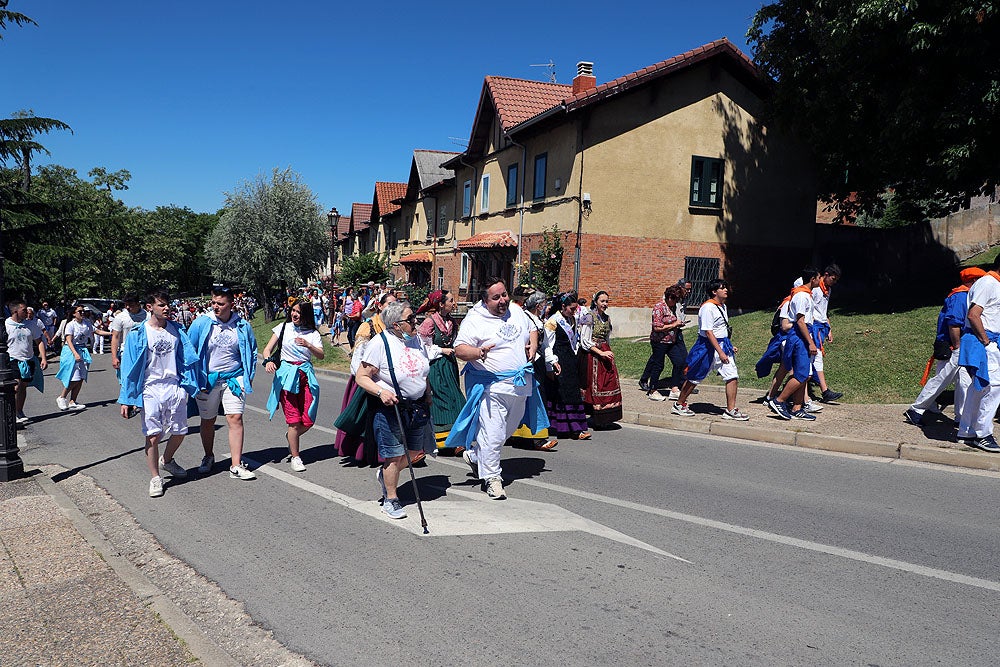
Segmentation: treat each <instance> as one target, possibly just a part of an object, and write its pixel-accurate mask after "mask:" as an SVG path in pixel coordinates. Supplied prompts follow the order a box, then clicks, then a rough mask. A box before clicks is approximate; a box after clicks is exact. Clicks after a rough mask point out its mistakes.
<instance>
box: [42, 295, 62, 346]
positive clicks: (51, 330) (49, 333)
mask: <svg viewBox="0 0 1000 667" xmlns="http://www.w3.org/2000/svg"><path fill="white" fill-rule="evenodd" d="M58 320H59V314H58V313H57V312H56V311H55V309H54V308H52V307H51V306H49V302H48V301H43V302H42V307H41V309H40V310H39V311H38V322H39V323H40V324H41V325H42V328H43V329H44V330H45V348H46V349H49V350H51V349H52V341H53V337H54V336H55V335H56V322H57V321H58Z"/></svg>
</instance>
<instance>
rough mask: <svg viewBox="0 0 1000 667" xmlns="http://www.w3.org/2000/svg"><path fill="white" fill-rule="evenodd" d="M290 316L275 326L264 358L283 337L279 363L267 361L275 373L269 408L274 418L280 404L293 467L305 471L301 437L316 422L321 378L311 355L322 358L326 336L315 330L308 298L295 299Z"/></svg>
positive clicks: (314, 321) (268, 402) (269, 354)
mask: <svg viewBox="0 0 1000 667" xmlns="http://www.w3.org/2000/svg"><path fill="white" fill-rule="evenodd" d="M290 319H291V322H282V323H281V324H279V325H278V326H276V327H274V330H273V331H274V334H273V335H272V336H271V340H269V341H268V343H267V346H266V347H265V348H264V359H265V360H267V359H268V358H269V357H270V356H271V353H272V351H273V350H274V349H275V348H276V347H277V345H278V339H279V338H280V339H281V354H280V358H279V363H278V364H275V363H274V362H273V361H265V363H264V370H266V371H267V372H268V373H274V381H273V382H272V383H271V396H270V397H269V398H268V400H267V409H268V411H269V412H270V414H271V417H272V418H273V417H274V413H275V411H276V410H277V409H278V405H279V404H280V405H281V410H282V412H283V413H284V415H285V423H286V424H287V425H288V433H287V434H286V435H285V439H286V440H288V449H289V452H290V453H291V456H292V460H291V466H292V470H294V471H295V472H305V469H306V467H305V465H304V464H303V463H302V458H301V457H300V456H299V438H301V437H302V435H303V434H304V433H305V432H306V431H308V430H309V429H311V428H312V426H313V424H315V423H316V412H317V409H318V407H319V381H318V380H317V379H316V373H315V372H314V371H313V366H312V358H313V357H314V356H315V357H316V358H317V359H322V358H323V356H324V352H323V339H322V338H321V337H320V335H319V332H318V331H316V319H315V316H314V315H313V307H312V303H311V302H310V301H309V300H308V299H306V300H302V301H296V302H295V304H294V305H293V306H292V310H291V313H290ZM282 331H284V334H282Z"/></svg>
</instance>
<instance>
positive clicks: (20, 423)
mask: <svg viewBox="0 0 1000 667" xmlns="http://www.w3.org/2000/svg"><path fill="white" fill-rule="evenodd" d="M16 423H17V425H18V426H24V425H25V424H27V423H28V418H27V417H26V416H25V414H24V413H23V412H22V413H20V414H19V415H17V420H16Z"/></svg>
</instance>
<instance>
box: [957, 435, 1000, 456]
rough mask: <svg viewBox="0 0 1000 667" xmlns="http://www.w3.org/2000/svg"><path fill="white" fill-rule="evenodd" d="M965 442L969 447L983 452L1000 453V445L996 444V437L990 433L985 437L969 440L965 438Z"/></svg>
mask: <svg viewBox="0 0 1000 667" xmlns="http://www.w3.org/2000/svg"><path fill="white" fill-rule="evenodd" d="M965 444H967V445H968V446H969V447H975V448H976V449H980V450H982V451H984V452H989V453H990V454H997V453H1000V445H998V444H997V441H996V438H994V437H993V436H992V435H988V436H986V437H985V438H973V439H971V440H966V441H965Z"/></svg>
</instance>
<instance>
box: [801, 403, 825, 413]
mask: <svg viewBox="0 0 1000 667" xmlns="http://www.w3.org/2000/svg"><path fill="white" fill-rule="evenodd" d="M823 407H824V406H822V405H820V404H819V403H816V402H814V401H806V404H805V405H803V406H802V409H803V410H805V411H806V412H822V410H823Z"/></svg>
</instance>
